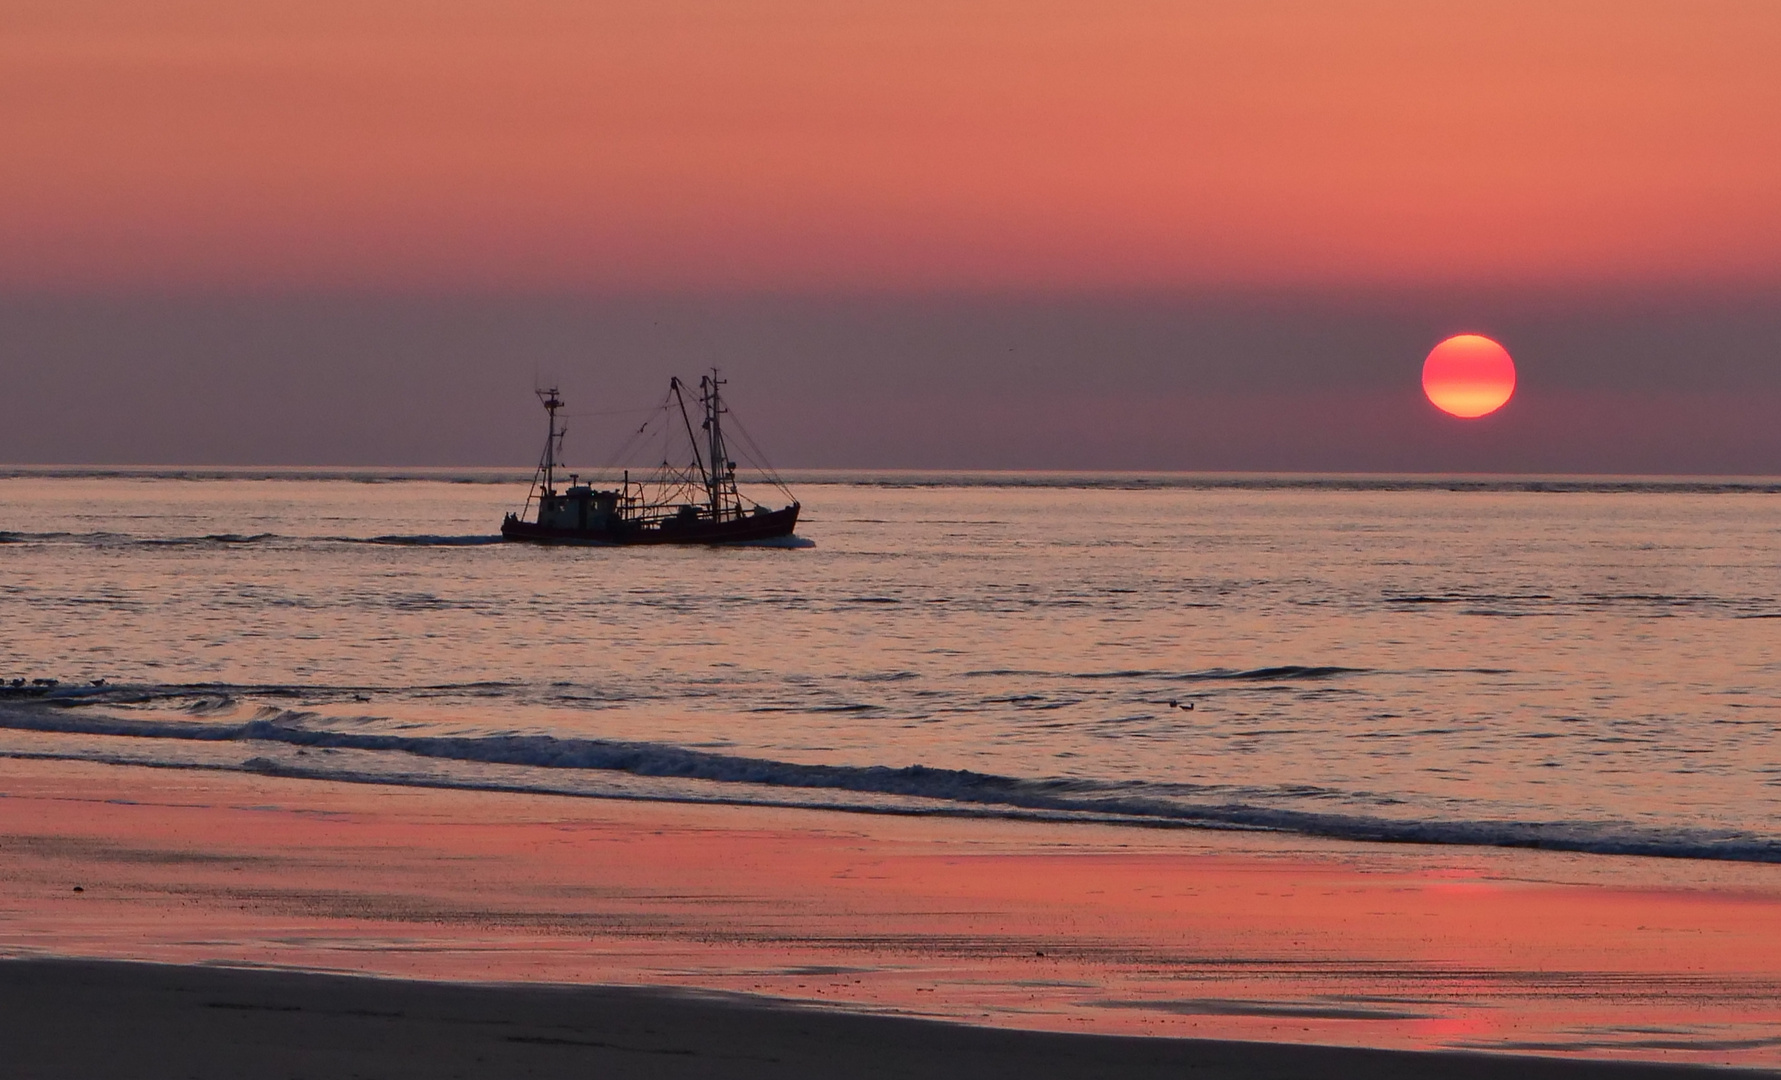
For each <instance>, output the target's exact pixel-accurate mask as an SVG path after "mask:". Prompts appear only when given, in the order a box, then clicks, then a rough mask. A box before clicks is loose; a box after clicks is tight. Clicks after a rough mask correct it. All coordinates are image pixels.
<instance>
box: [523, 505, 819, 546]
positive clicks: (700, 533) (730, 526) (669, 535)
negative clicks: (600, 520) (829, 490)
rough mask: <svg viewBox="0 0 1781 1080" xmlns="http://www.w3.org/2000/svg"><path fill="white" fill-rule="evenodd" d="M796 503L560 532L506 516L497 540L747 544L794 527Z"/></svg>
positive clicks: (786, 533)
mask: <svg viewBox="0 0 1781 1080" xmlns="http://www.w3.org/2000/svg"><path fill="white" fill-rule="evenodd" d="M798 509H799V506H798V504H797V503H793V504H791V505H790V506H788V507H786V508H785V509H783V510H771V511H768V512H767V513H765V514H749V515H746V516H744V517H739V518H732V519H731V520H729V521H704V520H697V519H695V520H693V521H687V522H682V521H677V520H675V519H673V518H669V519H667V520H665V521H662V522H660V523H657V524H651V525H643V524H638V523H635V522H620V523H618V524H617V525H614V526H612V527H609V528H604V529H563V528H555V527H552V526H548V525H540V524H538V523H537V522H535V521H521V520H519V519H518V518H515V517H509V518H508V519H507V520H506V521H504V522H502V523H501V538H502V539H503V540H516V541H520V542H523V543H529V544H584V545H609V544H619V545H636V544H747V543H752V542H754V541H758V540H778V539H781V538H784V537H787V536H790V535H791V534H792V530H793V529H795V528H797V527H798Z"/></svg>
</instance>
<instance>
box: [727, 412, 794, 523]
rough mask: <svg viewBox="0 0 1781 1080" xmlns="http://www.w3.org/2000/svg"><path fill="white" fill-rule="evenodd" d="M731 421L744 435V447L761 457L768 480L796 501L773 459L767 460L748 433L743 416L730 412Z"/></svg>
mask: <svg viewBox="0 0 1781 1080" xmlns="http://www.w3.org/2000/svg"><path fill="white" fill-rule="evenodd" d="M730 423H731V424H732V425H734V426H735V428H736V433H737V434H738V435H741V436H742V445H743V448H744V449H746V450H752V451H753V452H754V456H755V457H756V458H758V459H759V461H758V463H757V464H758V466H759V467H760V468H761V469H762V471H764V472H765V473H766V474H767V482H768V483H770V484H772V485H773V486H774V487H776V488H778V489H779V490H780V491H781V492H783V493H784V494H785V497H786V498H788V499H791V500H792V501H793V502H796V501H797V496H795V495H793V494H792V489H791V488H788V487H786V486H785V481H784V480H782V479H780V476H779V470H777V469H775V468H774V467H773V463H772V462H771V461H768V460H767V455H766V454H765V453H764V452H763V451H762V450H761V448H760V447H759V446H758V445H756V443H755V441H754V436H752V435H750V434H749V433H748V428H747V426H746V425H744V424H743V423H742V420H741V418H740V417H738V416H737V415H736V414H735V413H734V412H732V413H730Z"/></svg>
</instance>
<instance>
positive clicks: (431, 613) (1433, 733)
mask: <svg viewBox="0 0 1781 1080" xmlns="http://www.w3.org/2000/svg"><path fill="white" fill-rule="evenodd" d="M792 483H793V486H794V488H795V490H796V491H797V494H798V496H799V498H800V499H801V501H802V502H803V505H804V508H805V511H804V516H803V519H802V521H801V523H800V526H799V534H800V536H801V537H803V538H804V539H805V540H806V541H808V544H807V545H805V546H790V547H774V548H763V547H742V548H689V549H662V548H653V549H623V548H538V547H531V546H525V545H515V544H503V543H501V542H499V539H498V537H496V536H494V532H495V529H496V527H497V525H498V523H499V521H500V519H501V516H502V515H503V514H504V513H505V512H506V511H508V510H510V509H516V508H517V507H518V504H519V502H520V501H521V500H522V499H523V497H524V492H525V478H524V477H523V476H517V475H513V474H501V473H495V472H466V473H459V474H449V473H425V472H420V473H407V474H396V473H390V474H378V473H375V472H367V473H332V474H331V473H328V472H325V471H307V472H297V471H282V472H281V471H276V470H274V471H267V472H261V473H242V472H229V471H226V470H225V471H213V472H204V473H200V472H192V473H180V472H177V471H159V472H157V471H153V470H148V471H139V472H134V473H132V472H126V471H118V472H110V473H106V472H98V471H92V470H84V471H83V470H61V471H58V472H55V473H53V474H50V473H44V472H33V471H29V470H23V471H16V472H14V473H12V474H10V475H7V476H5V477H0V677H5V678H6V679H8V680H11V679H14V678H20V679H25V680H30V679H33V678H44V679H48V678H54V679H58V680H60V684H59V685H58V686H56V687H55V688H54V689H53V690H49V691H47V692H44V693H41V694H38V695H36V696H30V695H28V694H27V690H28V689H29V688H28V687H27V688H25V689H21V690H17V691H11V690H8V691H0V761H3V760H4V758H5V757H12V758H20V757H36V758H70V759H90V760H100V761H115V762H133V763H140V764H148V765H155V766H162V767H167V768H195V769H232V770H248V771H258V772H265V773H272V774H280V775H286V776H292V777H310V778H317V779H340V780H349V781H355V782H363V783H373V784H402V785H420V786H439V787H472V788H492V789H506V790H521V791H538V792H556V793H563V794H568V795H574V796H585V797H603V798H633V799H674V800H696V801H708V802H719V803H723V802H734V803H757V804H770V805H782V806H793V807H803V806H808V807H829V808H845V809H853V810H860V811H867V812H878V813H905V814H951V815H965V816H973V815H1001V816H1013V817H1037V818H1045V819H1051V820H1092V821H1099V822H1112V823H1116V824H1126V825H1130V826H1132V827H1134V828H1158V827H1169V828H1218V829H1269V830H1281V831H1286V832H1292V833H1302V834H1307V835H1315V836H1327V837H1339V838H1351V839H1374V840H1396V841H1407V842H1421V843H1433V844H1489V845H1525V846H1538V847H1547V848H1555V849H1564V850H1573V851H1581V852H1601V853H1630V854H1643V855H1657V856H1669V857H1676V858H1712V859H1735V860H1753V861H1768V862H1774V861H1781V736H1778V735H1777V731H1778V728H1781V488H1778V487H1777V486H1776V485H1774V484H1768V483H1744V482H1729V481H1728V482H1724V483H1704V482H1703V483H1674V482H1671V483H1666V482H1646V481H1617V482H1601V481H1587V480H1581V481H1510V480H1502V481H1494V480H1479V479H1461V480H1441V479H1438V478H1383V479H1354V478H1329V479H1317V478H1266V477H1238V478H1233V477H1190V476H1155V477H1135V476H1115V475H1084V476H1075V475H1016V476H1009V475H974V474H957V475H945V476H941V475H931V474H856V475H850V474H844V473H823V474H806V475H804V476H801V477H800V476H796V475H794V476H793V477H792ZM100 680H103V684H102V685H95V684H96V683H98V682H99V681H100ZM3 769H4V765H3V764H0V770H3Z"/></svg>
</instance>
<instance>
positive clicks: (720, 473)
mask: <svg viewBox="0 0 1781 1080" xmlns="http://www.w3.org/2000/svg"><path fill="white" fill-rule="evenodd" d="M722 385H724V380H723V379H720V378H718V377H717V369H716V368H712V369H711V374H710V375H701V376H699V397H700V399H701V403H702V404H703V405H704V406H705V436H706V438H707V439H708V440H709V442H710V448H711V482H710V488H711V518H712V520H713V521H722V520H723V518H724V511H725V509H726V508H727V503H728V500H726V499H725V498H724V496H726V495H728V494H730V493H731V492H732V491H734V490H735V488H736V469H735V467H734V466H733V465H732V464H731V463H730V451H729V448H728V447H726V446H724V429H723V420H722V417H723V414H724V406H723V399H722V398H721V397H720V396H719V395H718V389H717V388H718V387H720V386H722ZM737 501H738V503H739V502H740V500H737ZM736 512H737V513H738V514H739V513H741V507H740V506H739V505H738V506H737V508H736Z"/></svg>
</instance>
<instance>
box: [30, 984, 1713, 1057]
mask: <svg viewBox="0 0 1781 1080" xmlns="http://www.w3.org/2000/svg"><path fill="white" fill-rule="evenodd" d="M0 1033H4V1036H5V1040H4V1041H5V1047H6V1049H5V1056H6V1064H5V1065H4V1067H0V1071H3V1072H5V1073H6V1074H7V1075H12V1076H31V1077H41V1078H45V1080H49V1078H60V1077H69V1078H84V1080H106V1078H111V1077H118V1078H133V1080H158V1078H161V1077H168V1078H174V1077H178V1078H191V1077H238V1076H375V1077H408V1076H412V1077H429V1078H431V1077H491V1078H493V1077H502V1078H505V1077H519V1076H538V1077H549V1076H613V1077H631V1076H638V1077H654V1078H663V1080H671V1078H675V1077H712V1076H724V1077H737V1078H747V1077H785V1078H793V1077H812V1078H814V1077H825V1078H826V1077H834V1076H847V1077H860V1078H874V1077H932V1078H936V1080H943V1078H949V1077H960V1078H971V1080H995V1078H998V1077H1009V1078H1015V1077H1035V1076H1043V1077H1057V1078H1070V1077H1106V1076H1118V1077H1122V1078H1128V1080H1143V1078H1146V1077H1163V1076H1167V1077H1181V1076H1193V1077H1199V1078H1203V1080H1227V1078H1228V1080H1239V1078H1242V1080H1250V1078H1254V1080H1261V1078H1287V1077H1294V1078H1297V1077H1323V1078H1330V1080H1342V1078H1346V1077H1355V1078H1362V1077H1365V1078H1369V1080H1394V1078H1398V1077H1406V1078H1407V1077H1443V1078H1449V1080H1487V1078H1496V1077H1505V1078H1507V1077H1516V1078H1521V1080H1548V1078H1550V1080H1589V1078H1601V1080H1621V1078H1624V1080H1639V1078H1650V1080H1660V1078H1664V1077H1676V1078H1682V1077H1690V1076H1703V1077H1705V1076H1711V1075H1725V1074H1724V1073H1722V1072H1718V1071H1716V1070H1709V1069H1704V1068H1700V1067H1690V1066H1674V1065H1671V1066H1664V1065H1641V1064H1628V1063H1603V1062H1578V1061H1554V1060H1549V1059H1539V1058H1531V1059H1530V1058H1513V1057H1503V1056H1492V1055H1483V1054H1428V1053H1420V1054H1419V1053H1405V1052H1396V1051H1382V1050H1362V1049H1349V1048H1337V1047H1315V1046H1292V1045H1268V1044H1261V1043H1236V1042H1211V1041H1204V1040H1184V1039H1145V1038H1120V1037H1114V1036H1095V1035H1075V1034H1058V1033H1049V1032H1018V1031H1007V1030H998V1029H993V1028H982V1027H971V1026H967V1025H962V1024H949V1023H938V1022H934V1021H926V1020H912V1019H908V1018H902V1017H882V1016H860V1015H854V1014H848V1013H845V1012H840V1011H835V1010H830V1009H820V1008H811V1007H805V1008H794V1007H788V1006H786V1005H784V1004H783V1003H778V1002H773V1001H771V1000H769V999H764V998H754V997H748V996H744V995H717V994H709V993H707V994H700V993H693V992H687V991H679V992H676V991H666V990H659V989H655V990H652V989H636V988H612V987H559V986H515V985H508V986H474V985H464V984H457V983H424V982H411V981H397V980H390V979H370V978H351V977H341V976H328V975H314V974H307V973H299V972H286V971H241V970H223V969H214V968H195V967H174V966H166V965H150V964H120V963H104V962H90V961H88V962H82V961H7V962H0Z"/></svg>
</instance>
